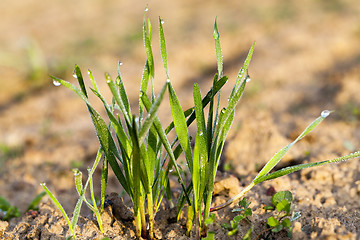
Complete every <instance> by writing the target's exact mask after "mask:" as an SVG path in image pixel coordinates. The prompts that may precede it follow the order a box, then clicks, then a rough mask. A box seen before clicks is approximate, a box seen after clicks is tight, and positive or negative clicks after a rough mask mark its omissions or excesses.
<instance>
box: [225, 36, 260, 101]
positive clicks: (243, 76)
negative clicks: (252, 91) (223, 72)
mask: <svg viewBox="0 0 360 240" xmlns="http://www.w3.org/2000/svg"><path fill="white" fill-rule="evenodd" d="M254 48H255V42H254V43H253V45H252V46H251V48H250V50H249V52H248V55H247V57H246V59H245V62H244V65H243V67H242V68H241V69H240V71H239V73H238V75H237V77H236V80H235V85H234V88H233V89H232V91H231V94H230V97H229V101H230V99H232V98H233V96H234V95H235V94H236V93H237V92H238V89H239V87H240V86H241V84H242V82H243V81H245V79H246V77H247V71H248V68H249V64H250V61H251V58H252V55H253V52H254Z"/></svg>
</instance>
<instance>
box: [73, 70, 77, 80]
mask: <svg viewBox="0 0 360 240" xmlns="http://www.w3.org/2000/svg"><path fill="white" fill-rule="evenodd" d="M73 77H74V78H77V76H76V72H75V69H74V71H73Z"/></svg>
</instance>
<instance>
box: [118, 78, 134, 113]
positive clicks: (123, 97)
mask: <svg viewBox="0 0 360 240" xmlns="http://www.w3.org/2000/svg"><path fill="white" fill-rule="evenodd" d="M115 83H116V85H117V86H118V88H119V93H120V97H121V100H122V102H123V104H124V107H125V109H126V112H127V113H128V114H129V115H130V114H131V109H130V103H129V98H128V96H127V94H126V90H125V87H124V83H123V81H122V79H121V75H120V74H119V75H118V76H117V77H116V82H115Z"/></svg>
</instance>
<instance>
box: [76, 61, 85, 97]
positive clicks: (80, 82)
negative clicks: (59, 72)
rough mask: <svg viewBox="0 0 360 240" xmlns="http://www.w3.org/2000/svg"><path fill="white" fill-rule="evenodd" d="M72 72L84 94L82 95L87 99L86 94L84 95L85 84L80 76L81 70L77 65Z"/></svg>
mask: <svg viewBox="0 0 360 240" xmlns="http://www.w3.org/2000/svg"><path fill="white" fill-rule="evenodd" d="M74 71H75V74H76V78H77V80H78V82H79V85H80V88H81V91H82V92H83V93H84V95H85V96H86V97H88V96H87V93H86V88H85V84H84V79H83V76H82V74H81V70H80V68H79V66H78V65H75V69H74Z"/></svg>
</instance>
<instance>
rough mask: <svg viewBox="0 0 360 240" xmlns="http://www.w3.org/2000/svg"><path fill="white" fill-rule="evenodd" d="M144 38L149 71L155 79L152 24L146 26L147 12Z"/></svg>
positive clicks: (144, 23)
mask: <svg viewBox="0 0 360 240" xmlns="http://www.w3.org/2000/svg"><path fill="white" fill-rule="evenodd" d="M148 23H149V22H148ZM143 40H144V45H145V51H146V56H147V61H148V65H149V73H150V76H151V78H152V79H153V78H154V76H155V67H154V57H153V52H152V48H151V25H150V24H149V26H148V27H147V26H146V21H145V14H144V20H143Z"/></svg>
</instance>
